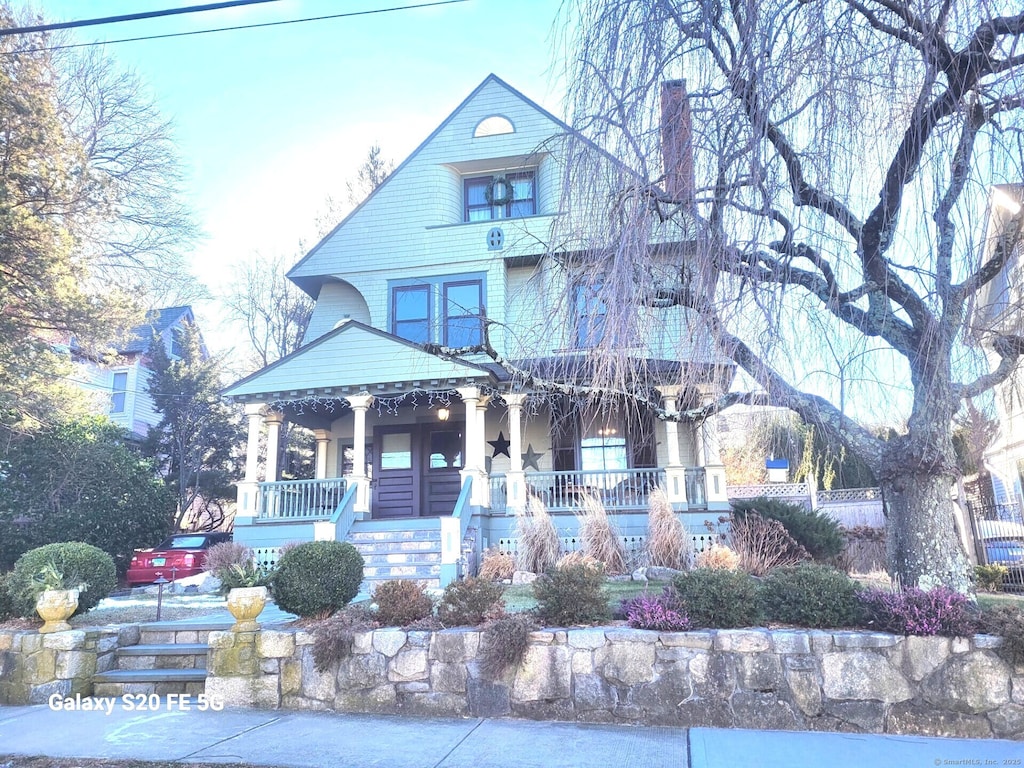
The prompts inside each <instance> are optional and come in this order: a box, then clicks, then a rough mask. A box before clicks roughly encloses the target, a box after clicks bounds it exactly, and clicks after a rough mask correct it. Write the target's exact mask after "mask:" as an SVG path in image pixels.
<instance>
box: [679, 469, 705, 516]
mask: <svg viewBox="0 0 1024 768" xmlns="http://www.w3.org/2000/svg"><path fill="white" fill-rule="evenodd" d="M684 480H685V482H686V505H687V506H689V507H698V508H705V509H706V508H707V506H708V491H707V488H708V478H707V472H705V471H704V467H687V468H686V470H685V474H684Z"/></svg>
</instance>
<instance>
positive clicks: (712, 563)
mask: <svg viewBox="0 0 1024 768" xmlns="http://www.w3.org/2000/svg"><path fill="white" fill-rule="evenodd" d="M697 567H698V568H713V569H716V570H722V571H735V570H736V569H737V568H739V567H740V556H739V555H737V554H736V553H735V552H733V551H732V550H731V549H729V547H727V546H725V545H724V544H713V545H712V546H711V548H710V549H705V550H704V551H703V552H701V553H700V554H699V555H697Z"/></svg>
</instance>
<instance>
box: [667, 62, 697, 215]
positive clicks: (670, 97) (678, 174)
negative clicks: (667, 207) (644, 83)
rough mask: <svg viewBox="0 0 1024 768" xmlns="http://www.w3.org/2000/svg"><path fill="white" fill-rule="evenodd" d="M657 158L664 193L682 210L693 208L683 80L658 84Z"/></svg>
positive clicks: (690, 137)
mask: <svg viewBox="0 0 1024 768" xmlns="http://www.w3.org/2000/svg"><path fill="white" fill-rule="evenodd" d="M661 156H662V163H663V164H664V165H663V167H664V169H665V184H664V187H665V191H666V192H667V193H668V194H669V195H670V196H671V197H672V199H673V200H677V201H679V202H680V203H682V204H683V206H684V207H685V208H687V209H690V208H693V205H694V186H695V184H694V176H693V133H692V129H691V124H690V101H689V99H687V97H686V81H685V80H668V81H666V82H664V83H662V84H661Z"/></svg>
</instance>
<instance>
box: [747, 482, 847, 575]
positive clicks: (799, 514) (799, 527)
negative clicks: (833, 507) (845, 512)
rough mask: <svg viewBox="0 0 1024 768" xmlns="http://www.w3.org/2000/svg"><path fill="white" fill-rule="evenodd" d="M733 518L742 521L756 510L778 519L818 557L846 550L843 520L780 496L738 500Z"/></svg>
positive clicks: (828, 557) (825, 558)
mask: <svg viewBox="0 0 1024 768" xmlns="http://www.w3.org/2000/svg"><path fill="white" fill-rule="evenodd" d="M732 509H733V517H735V518H736V519H738V520H742V519H743V518H744V517H745V516H746V515H747V514H748V513H750V512H756V513H757V514H759V515H760V516H761V517H764V518H767V519H770V520H778V521H779V522H780V523H782V524H783V525H784V526H785V527H786V530H787V531H788V532H789V535H790V536H792V537H793V538H794V539H795V540H796V543H797V544H799V545H800V546H802V547H803V548H804V549H806V550H807V551H808V553H810V555H811V557H813V558H814V559H815V560H818V561H822V562H828V561H831V560H833V559H834V558H835V557H837V556H838V555H839V553H840V552H842V551H843V534H842V531H841V530H840V528H839V523H837V522H836V521H835V520H833V519H832V518H831V517H829V516H828V515H825V514H822V513H821V512H814V511H810V510H808V509H805V508H804V507H803V506H801V505H800V504H789V503H787V502H785V501H780V500H779V499H768V498H765V497H764V496H761V497H759V498H756V499H747V500H744V501H737V502H734V503H733V505H732Z"/></svg>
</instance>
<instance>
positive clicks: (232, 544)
mask: <svg viewBox="0 0 1024 768" xmlns="http://www.w3.org/2000/svg"><path fill="white" fill-rule="evenodd" d="M250 563H252V550H251V549H249V548H248V547H247V546H245V544H240V543H238V542H237V541H224V542H221V543H220V544H214V545H213V546H212V547H210V548H209V549H208V550H206V559H205V560H203V570H204V571H206V572H207V573H214V574H215V573H217V572H218V571H227V570H229V569H230V568H231V567H232V566H235V565H238V566H246V565H249V564H250Z"/></svg>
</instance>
